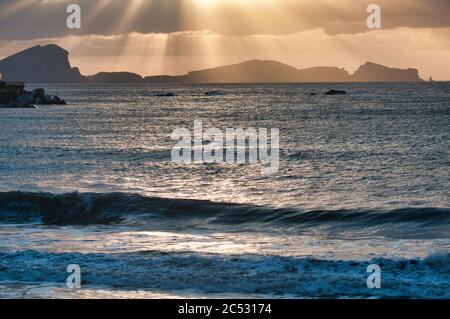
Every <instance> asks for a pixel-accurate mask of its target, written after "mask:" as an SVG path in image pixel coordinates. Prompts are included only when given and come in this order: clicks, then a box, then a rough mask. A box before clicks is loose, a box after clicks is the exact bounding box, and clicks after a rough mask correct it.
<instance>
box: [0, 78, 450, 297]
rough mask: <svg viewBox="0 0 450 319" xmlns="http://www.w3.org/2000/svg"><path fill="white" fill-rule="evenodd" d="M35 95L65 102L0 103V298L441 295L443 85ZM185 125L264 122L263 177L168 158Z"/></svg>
mask: <svg viewBox="0 0 450 319" xmlns="http://www.w3.org/2000/svg"><path fill="white" fill-rule="evenodd" d="M36 87H45V88H46V89H47V90H48V91H49V92H50V93H52V94H58V95H59V96H61V97H62V98H64V99H66V100H67V101H68V102H69V105H67V106H42V107H40V108H39V109H34V110H30V109H26V110H25V109H2V110H0V297H13V298H18V297H26V298H39V297H51V298H70V297H73V298H102V297H112V298H116V297H117V298H122V297H123V298H153V297H172V298H173V297H179V298H190V297H261V298H264V297H276V298H291V297H294V298H317V297H318V298H320V297H327V298H330V297H331V298H341V297H344V298H345V297H347V298H369V297H418V298H450V268H449V263H450V254H449V248H450V228H449V226H450V197H449V185H450V177H449V175H450V174H449V172H450V156H449V155H450V147H449V146H450V144H449V141H450V140H449V139H450V83H445V82H443V83H439V82H434V83H425V82H424V83H412V84H408V83H397V84H393V83H389V84H387V83H373V84H364V83H361V84H344V83H342V84H245V85H242V84H241V85H160V86H158V85H141V84H139V85H55V84H51V85H50V84H42V85H32V86H29V87H28V88H36ZM329 89H341V90H346V91H347V92H348V94H347V95H343V96H325V95H324V93H325V92H326V91H327V90H329ZM213 90H218V91H221V92H223V93H224V94H223V95H218V96H206V95H205V92H208V91H213ZM161 92H172V93H175V96H157V95H160V94H159V93H161ZM312 92H315V93H317V95H314V96H313V95H310V93H312ZM196 120H201V121H202V122H203V125H204V126H205V127H206V128H207V127H215V128H220V129H226V128H246V127H255V128H268V129H270V128H278V129H279V130H280V164H279V170H278V172H277V173H276V174H274V175H270V176H265V175H262V174H261V167H260V166H259V165H258V164H255V163H253V164H242V163H241V164H238V163H221V164H201V163H192V164H181V163H176V162H174V161H172V158H171V151H172V147H173V146H174V145H175V142H174V141H172V140H171V138H170V136H171V133H172V132H173V131H174V130H175V129H177V128H180V127H185V128H188V129H190V128H192V127H193V125H194V121H196ZM73 264H75V265H79V267H80V270H81V278H82V279H81V281H82V287H81V289H69V288H67V286H66V279H67V277H68V276H69V275H70V274H69V273H67V272H66V270H67V267H68V265H73ZM372 264H376V265H379V266H380V269H381V272H382V277H381V278H382V279H381V289H369V288H368V286H367V284H366V279H367V277H368V276H369V275H370V274H368V273H367V267H368V266H369V265H372Z"/></svg>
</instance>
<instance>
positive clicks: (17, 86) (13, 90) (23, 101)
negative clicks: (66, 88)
mask: <svg viewBox="0 0 450 319" xmlns="http://www.w3.org/2000/svg"><path fill="white" fill-rule="evenodd" d="M52 104H60V105H65V104H66V101H64V100H62V99H61V98H60V97H58V96H52V95H47V94H45V90H44V89H36V90H34V91H31V92H30V91H26V90H25V85H24V84H23V83H10V82H3V81H0V108H34V107H36V105H52Z"/></svg>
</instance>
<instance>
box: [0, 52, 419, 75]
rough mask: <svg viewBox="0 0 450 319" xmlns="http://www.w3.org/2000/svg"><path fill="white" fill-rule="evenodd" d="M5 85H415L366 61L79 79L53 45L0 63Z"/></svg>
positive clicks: (254, 64)
mask: <svg viewBox="0 0 450 319" xmlns="http://www.w3.org/2000/svg"><path fill="white" fill-rule="evenodd" d="M0 73H2V74H3V78H4V79H6V80H8V81H21V82H27V83H33V82H35V83H36V82H40V83H66V82H80V83H283V82H290V83H292V82H399V81H401V82H418V81H423V80H422V79H421V78H420V77H419V72H418V70H417V69H397V68H389V67H386V66H383V65H379V64H375V63H372V62H367V63H365V64H364V65H362V66H361V67H359V69H358V70H357V71H356V72H355V73H353V74H349V73H348V72H347V71H346V70H345V69H343V68H337V67H313V68H308V69H300V70H299V69H296V68H294V67H292V66H289V65H286V64H283V63H280V62H276V61H270V60H251V61H246V62H242V63H238V64H233V65H226V66H221V67H217V68H212V69H206V70H200V71H192V72H189V73H188V74H185V75H180V76H169V75H160V76H147V77H144V78H143V77H142V76H141V75H138V74H135V73H130V72H100V73H98V74H95V75H91V76H83V75H81V74H80V72H79V70H78V68H72V67H71V65H70V62H69V53H68V52H67V51H66V50H64V49H62V48H60V47H59V46H57V45H53V44H52V45H47V46H36V47H33V48H30V49H28V50H25V51H22V52H19V53H17V54H14V55H12V56H10V57H8V58H6V59H4V60H2V61H0Z"/></svg>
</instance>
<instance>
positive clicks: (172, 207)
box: [0, 192, 450, 227]
mask: <svg viewBox="0 0 450 319" xmlns="http://www.w3.org/2000/svg"><path fill="white" fill-rule="evenodd" d="M165 220H166V221H169V220H172V221H173V220H175V221H176V220H180V221H181V220H184V221H188V220H191V221H194V220H198V221H199V223H200V222H201V223H205V224H232V225H244V224H253V225H273V226H280V227H314V226H319V225H322V224H336V225H345V226H349V227H351V226H361V227H367V226H374V225H384V224H398V223H413V224H417V225H420V226H422V227H423V226H448V225H450V208H432V207H428V208H414V207H409V208H399V209H341V210H313V211H302V210H299V209H292V208H271V207H266V206H254V205H243V204H227V203H217V202H211V201H201V200H186V199H167V198H157V197H146V196H142V195H136V194H126V193H67V194H51V193H27V192H6V193H0V222H3V223H29V222H40V223H43V224H46V225H91V224H104V225H108V224H118V223H127V222H130V221H132V222H133V224H135V225H136V224H139V222H140V221H141V222H142V223H147V222H149V221H154V222H157V221H159V222H161V221H165Z"/></svg>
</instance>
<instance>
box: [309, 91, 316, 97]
mask: <svg viewBox="0 0 450 319" xmlns="http://www.w3.org/2000/svg"><path fill="white" fill-rule="evenodd" d="M309 95H311V96H314V95H317V93H316V92H311V93H309Z"/></svg>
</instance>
